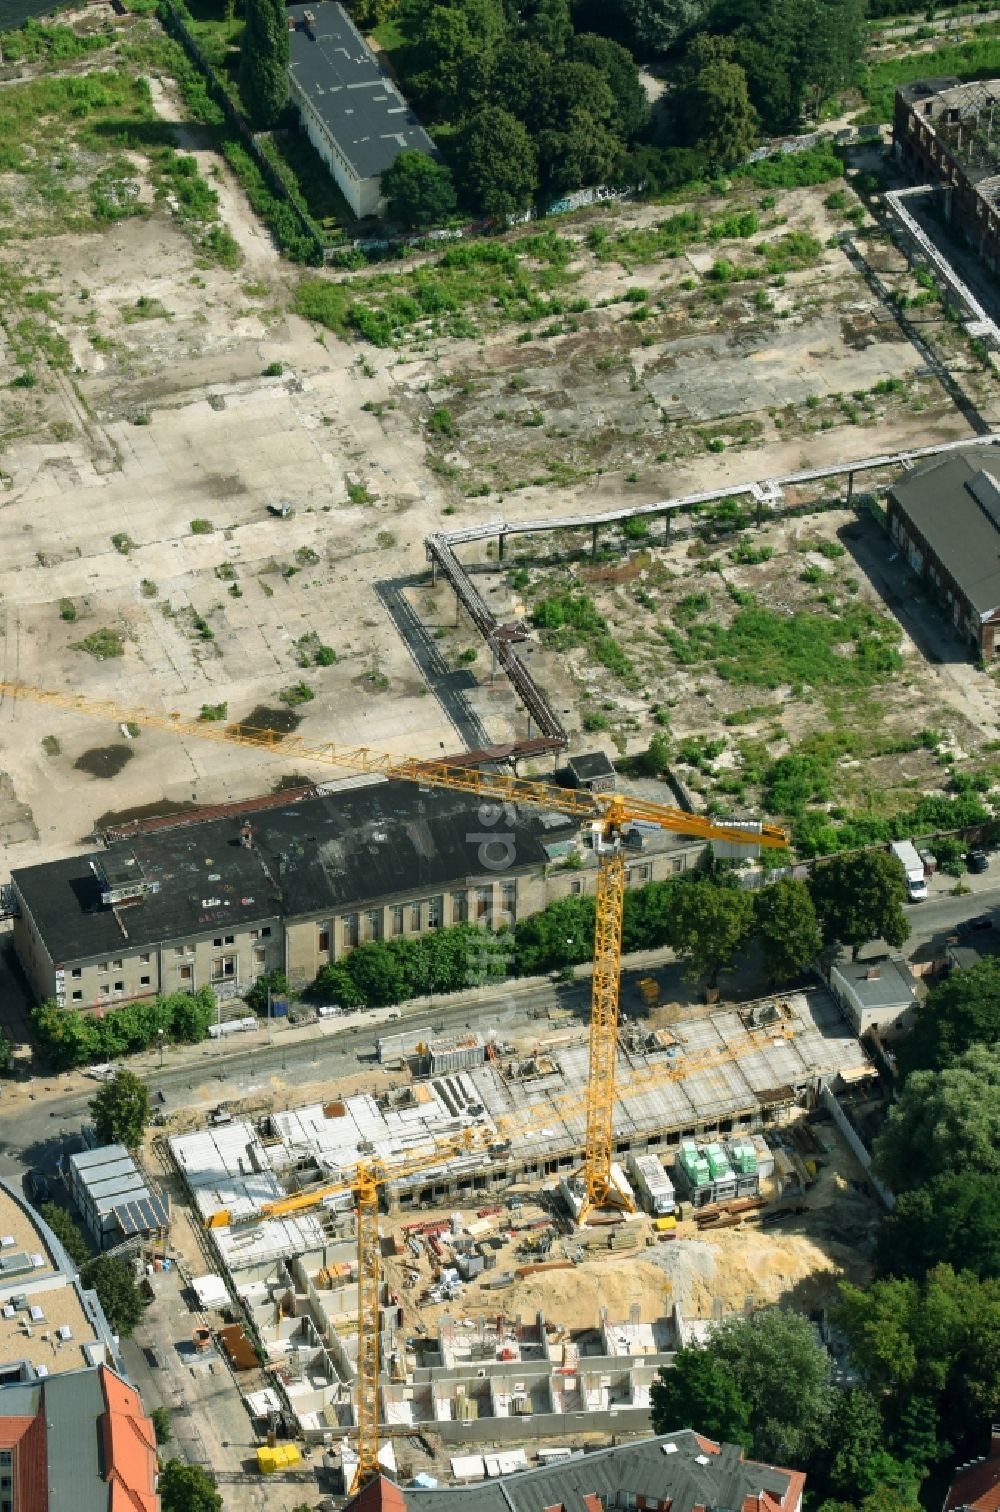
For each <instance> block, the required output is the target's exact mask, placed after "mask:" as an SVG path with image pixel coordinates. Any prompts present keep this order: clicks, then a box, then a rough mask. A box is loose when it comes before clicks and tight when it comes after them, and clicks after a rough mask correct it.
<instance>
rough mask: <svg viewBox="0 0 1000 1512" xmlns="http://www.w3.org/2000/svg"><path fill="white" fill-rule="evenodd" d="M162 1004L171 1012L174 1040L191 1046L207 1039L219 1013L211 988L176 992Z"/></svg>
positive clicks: (171, 1027)
mask: <svg viewBox="0 0 1000 1512" xmlns="http://www.w3.org/2000/svg"><path fill="white" fill-rule="evenodd" d="M162 1002H163V1006H164V1007H165V1008H166V1009H168V1010H169V1015H170V1031H169V1032H171V1033H172V1034H173V1037H174V1039H178V1040H184V1041H185V1042H186V1043H187V1044H190V1045H197V1044H199V1043H200V1041H201V1040H203V1039H205V1038H206V1037H207V1035H208V1028H209V1025H210V1024H214V1023H215V1020H216V1017H217V1015H218V1012H219V1005H218V1003H217V1002H216V998H215V993H214V992H213V991H212V989H211V987H199V989H198V991H197V992H175V993H172V994H171V996H170V997H167V998H164V999H163V1000H162ZM153 1037H154V1036H153V1035H151V1036H150V1038H149V1039H147V1041H146V1043H147V1044H149V1043H150V1041H151V1040H152V1038H153Z"/></svg>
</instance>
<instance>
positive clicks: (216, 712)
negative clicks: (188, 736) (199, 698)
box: [198, 702, 229, 724]
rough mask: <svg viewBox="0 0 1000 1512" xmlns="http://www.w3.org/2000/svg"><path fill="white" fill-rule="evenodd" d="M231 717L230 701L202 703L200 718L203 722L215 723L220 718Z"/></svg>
mask: <svg viewBox="0 0 1000 1512" xmlns="http://www.w3.org/2000/svg"><path fill="white" fill-rule="evenodd" d="M228 718H229V705H228V703H225V702H224V703H217V704H202V706H201V713H200V714H199V715H198V719H199V721H200V722H201V723H202V724H215V723H216V722H217V721H218V720H222V719H228Z"/></svg>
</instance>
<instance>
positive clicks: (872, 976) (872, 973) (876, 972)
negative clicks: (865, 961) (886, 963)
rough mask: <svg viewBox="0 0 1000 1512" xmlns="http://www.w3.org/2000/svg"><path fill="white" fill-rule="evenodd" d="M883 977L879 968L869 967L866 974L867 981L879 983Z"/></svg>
mask: <svg viewBox="0 0 1000 1512" xmlns="http://www.w3.org/2000/svg"><path fill="white" fill-rule="evenodd" d="M881 975H882V972H881V970H880V969H879V967H878V966H869V968H868V970H867V971H866V972H865V981H867V982H877V981H878V979H879V977H880V976H881Z"/></svg>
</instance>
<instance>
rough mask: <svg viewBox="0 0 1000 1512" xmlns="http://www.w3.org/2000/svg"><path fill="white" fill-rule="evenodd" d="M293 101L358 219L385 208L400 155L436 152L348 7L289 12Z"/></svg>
mask: <svg viewBox="0 0 1000 1512" xmlns="http://www.w3.org/2000/svg"><path fill="white" fill-rule="evenodd" d="M285 14H286V15H287V17H288V27H289V31H290V33H291V35H290V37H289V44H290V52H291V57H290V61H289V66H288V86H289V97H290V99H291V100H292V102H293V103H294V104H295V105H297V106H298V109H299V114H300V115H301V117H302V125H303V127H304V128H305V131H306V135H307V136H308V137H309V140H310V142H312V144H313V146H314V147H315V148H316V151H317V152H318V153H319V155H320V157H321V158H322V159H323V161H324V162H325V163H326V165H327V167H328V168H329V170H330V172H331V174H332V175H333V177H334V179H335V180H336V183H337V187H338V188H339V189H340V192H341V193H342V194H343V196H344V198H345V199H346V200H347V203H348V204H349V205H350V207H351V209H352V210H353V211H354V214H355V215H356V216H358V217H359V218H361V217H362V216H366V215H380V214H381V213H382V211H383V210H384V209H385V200H384V198H383V195H382V185H381V178H382V174H383V173H385V171H386V169H387V168H391V167H392V165H393V163H394V162H395V161H396V159H397V157H398V156H399V154H400V153H401V152H406V151H411V152H426V153H428V154H429V155H430V156H432V157H437V155H438V154H437V149H436V147H435V146H434V143H433V142H432V141H431V139H430V137H429V136H428V135H427V133H426V131H425V130H424V128H423V127H422V126H421V124H420V122H419V121H418V120H417V117H416V116H415V115H414V113H413V110H412V109H411V108H410V106H409V105H408V104H407V103H406V101H405V100H404V99H403V96H402V95H401V94H400V92H399V90H398V89H397V88H396V86H395V84H394V83H393V82H392V80H391V79H390V78H388V77H387V76H386V74H384V73H383V71H382V69H381V68H380V66H379V62H378V59H377V58H376V56H375V54H374V53H373V52H372V50H371V48H370V47H369V46H368V43H367V42H366V41H365V39H364V38H363V37H362V36H361V33H360V32H359V31H358V30H357V28H356V27H355V25H354V22H353V21H352V20H351V18H350V16H349V15H348V14H347V12H346V11H345V9H344V7H343V6H342V5H338V4H335V3H334V0H314V3H313V4H310V5H288V6H286V7H285Z"/></svg>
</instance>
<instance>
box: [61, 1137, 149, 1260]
mask: <svg viewBox="0 0 1000 1512" xmlns="http://www.w3.org/2000/svg"><path fill="white" fill-rule="evenodd" d="M69 1189H70V1194H71V1196H72V1198H73V1201H74V1203H75V1205H76V1209H77V1212H78V1213H79V1214H80V1216H81V1218H82V1219H83V1221H84V1223H85V1224H86V1226H87V1229H88V1231H89V1233H90V1235H91V1238H92V1239H93V1241H94V1243H95V1244H96V1245H97V1248H98V1249H99V1250H105V1249H114V1248H115V1247H116V1246H117V1245H119V1244H124V1243H125V1242H126V1241H127V1240H129V1239H140V1238H141V1239H151V1238H159V1237H160V1236H162V1235H164V1234H166V1233H167V1231H168V1230H169V1228H170V1200H169V1198H166V1197H161V1196H160V1194H159V1192H153V1191H151V1190H150V1188H149V1186H148V1185H147V1183H146V1178H145V1177H144V1176H143V1174H142V1172H141V1171H140V1170H139V1168H138V1166H137V1165H136V1163H135V1161H134V1160H133V1159H132V1157H131V1155H130V1154H129V1152H128V1150H126V1148H125V1146H124V1145H120V1144H111V1145H98V1146H97V1148H96V1149H93V1150H81V1151H80V1152H79V1153H78V1154H76V1155H71V1156H70V1157H69Z"/></svg>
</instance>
